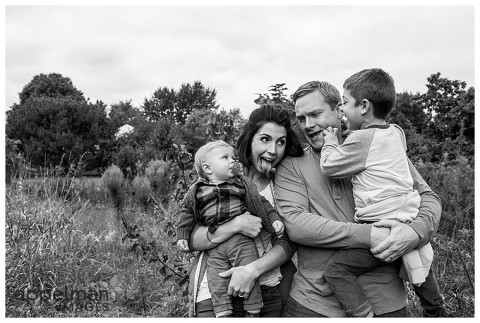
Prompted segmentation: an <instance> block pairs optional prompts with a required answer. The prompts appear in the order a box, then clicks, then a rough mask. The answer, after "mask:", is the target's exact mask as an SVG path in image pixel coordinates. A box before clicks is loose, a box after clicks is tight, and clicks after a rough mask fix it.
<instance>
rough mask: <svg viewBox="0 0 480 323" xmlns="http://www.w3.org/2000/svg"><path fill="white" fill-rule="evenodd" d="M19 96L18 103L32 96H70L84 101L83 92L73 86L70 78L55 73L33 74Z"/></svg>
mask: <svg viewBox="0 0 480 323" xmlns="http://www.w3.org/2000/svg"><path fill="white" fill-rule="evenodd" d="M19 97H20V104H22V103H25V101H26V100H28V99H29V98H32V97H50V98H58V97H71V98H72V99H74V100H80V101H85V98H84V97H83V93H82V92H81V91H79V90H77V89H76V88H75V86H73V84H72V81H71V80H70V78H68V77H63V76H62V75H61V74H57V73H51V74H48V75H45V74H39V75H35V76H34V77H33V79H32V81H30V83H28V84H27V85H25V87H24V88H23V90H22V92H20V93H19Z"/></svg>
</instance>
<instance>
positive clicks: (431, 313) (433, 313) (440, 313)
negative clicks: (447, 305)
mask: <svg viewBox="0 0 480 323" xmlns="http://www.w3.org/2000/svg"><path fill="white" fill-rule="evenodd" d="M423 317H447V314H446V313H445V311H444V310H443V308H437V309H434V310H427V309H426V308H424V309H423Z"/></svg>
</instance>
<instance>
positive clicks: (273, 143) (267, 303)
mask: <svg viewBox="0 0 480 323" xmlns="http://www.w3.org/2000/svg"><path fill="white" fill-rule="evenodd" d="M237 150H238V157H239V161H240V162H241V163H242V164H243V166H244V167H243V171H244V175H245V176H247V177H248V178H249V179H250V180H251V181H252V182H253V183H254V184H255V185H256V186H257V189H258V191H259V192H260V194H261V195H263V196H264V197H265V198H266V199H267V200H268V201H269V202H270V203H271V204H272V205H273V206H275V200H274V199H273V185H272V180H273V178H272V176H271V174H272V173H273V171H274V168H275V166H276V165H277V164H278V162H280V160H282V158H283V157H284V156H295V157H299V156H301V155H303V149H302V147H301V145H300V142H299V141H298V138H297V136H296V134H295V132H294V131H293V129H292V126H291V122H290V116H289V114H288V112H287V111H286V110H284V109H283V108H281V107H276V106H272V105H263V106H262V107H260V108H258V109H256V110H254V111H253V112H252V113H251V115H250V118H249V120H248V122H247V124H246V125H245V128H244V131H243V133H242V134H241V136H240V137H239V139H238V143H237ZM237 233H240V234H244V235H246V236H250V237H253V238H254V241H255V244H256V246H257V250H258V252H259V256H260V258H259V259H258V260H256V261H254V262H252V263H250V264H248V265H246V266H241V267H235V268H231V269H230V270H228V271H227V272H225V273H223V275H222V276H223V277H229V276H231V280H230V285H229V293H231V294H232V296H234V297H233V304H234V316H244V313H243V309H242V297H248V293H249V292H250V290H251V289H252V286H253V284H254V282H255V280H256V279H259V281H260V286H261V289H262V297H263V308H262V311H261V312H260V316H261V317H280V316H281V314H282V311H283V306H284V304H285V301H286V299H287V298H288V292H289V290H290V284H291V282H292V279H293V274H294V272H295V271H296V268H295V266H294V265H293V263H292V261H291V260H290V259H291V257H292V256H293V254H294V253H295V251H296V246H295V245H294V244H293V243H292V242H291V241H290V240H289V239H288V236H287V235H286V234H284V236H283V237H281V238H279V239H275V238H273V239H272V237H271V236H270V234H269V233H268V232H267V231H266V230H261V220H260V218H258V217H256V216H253V215H251V214H249V213H244V214H243V215H241V216H238V217H236V218H234V219H233V220H231V221H229V222H227V223H224V224H222V225H221V226H220V227H219V228H218V229H217V230H216V231H215V233H214V234H211V233H209V232H208V230H207V228H206V227H200V226H199V227H197V228H195V230H194V231H193V233H192V235H191V239H190V242H191V246H190V250H208V249H211V248H213V247H214V246H216V245H217V244H219V243H222V242H224V241H226V240H228V239H229V238H230V237H231V236H233V235H235V234H237ZM196 260H197V261H196V263H195V264H194V265H193V266H192V269H191V272H190V286H189V291H190V297H191V300H190V303H191V306H190V307H191V308H190V310H191V311H190V314H191V316H197V317H214V314H213V307H212V302H211V299H210V298H211V296H210V292H209V290H208V283H207V281H206V275H205V267H206V253H201V254H200V255H199V257H197V259H196ZM199 264H200V265H199ZM281 265H283V266H281ZM280 266H281V267H280ZM279 267H280V268H279ZM282 276H283V277H282Z"/></svg>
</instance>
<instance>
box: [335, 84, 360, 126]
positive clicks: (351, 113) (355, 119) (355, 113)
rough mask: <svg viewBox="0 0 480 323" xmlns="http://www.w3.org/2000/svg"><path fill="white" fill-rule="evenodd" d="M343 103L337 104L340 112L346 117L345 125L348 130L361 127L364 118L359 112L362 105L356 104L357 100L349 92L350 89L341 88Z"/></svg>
mask: <svg viewBox="0 0 480 323" xmlns="http://www.w3.org/2000/svg"><path fill="white" fill-rule="evenodd" d="M342 101H343V104H342V105H340V106H339V110H340V112H342V113H343V114H344V116H345V118H346V125H347V128H348V130H358V129H361V127H362V125H363V123H364V121H365V118H364V117H363V115H362V114H361V111H362V107H361V106H360V105H356V104H357V101H356V100H355V98H354V97H353V96H352V95H351V94H350V91H348V90H345V89H344V90H343V96H342Z"/></svg>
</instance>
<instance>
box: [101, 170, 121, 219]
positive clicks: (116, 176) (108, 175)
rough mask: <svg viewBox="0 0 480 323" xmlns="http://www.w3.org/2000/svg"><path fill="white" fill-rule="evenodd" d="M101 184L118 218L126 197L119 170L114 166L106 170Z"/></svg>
mask: <svg viewBox="0 0 480 323" xmlns="http://www.w3.org/2000/svg"><path fill="white" fill-rule="evenodd" d="M102 183H103V185H104V186H105V188H106V189H107V191H108V193H109V195H110V197H111V199H112V201H113V204H114V206H115V209H116V211H117V216H120V214H121V212H122V211H123V207H124V206H125V197H126V188H125V179H124V177H123V173H122V171H121V170H120V168H119V167H118V166H116V165H112V166H110V167H109V168H107V170H106V171H105V173H103V175H102Z"/></svg>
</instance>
